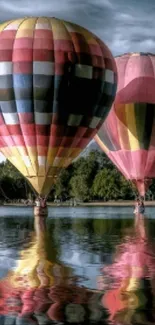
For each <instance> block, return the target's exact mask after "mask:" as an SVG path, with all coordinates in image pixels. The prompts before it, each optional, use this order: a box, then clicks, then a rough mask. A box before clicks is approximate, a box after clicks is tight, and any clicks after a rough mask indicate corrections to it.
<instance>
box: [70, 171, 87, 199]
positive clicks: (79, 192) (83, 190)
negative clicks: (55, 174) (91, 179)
mask: <svg viewBox="0 0 155 325" xmlns="http://www.w3.org/2000/svg"><path fill="white" fill-rule="evenodd" d="M70 185H71V191H70V194H71V196H72V197H75V198H76V199H78V200H81V201H88V200H90V189H89V186H88V179H87V175H83V174H81V175H75V176H73V177H72V178H71V181H70Z"/></svg>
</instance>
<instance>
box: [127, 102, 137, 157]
mask: <svg viewBox="0 0 155 325" xmlns="http://www.w3.org/2000/svg"><path fill="white" fill-rule="evenodd" d="M125 115H126V124H127V128H128V136H129V143H130V149H131V151H132V150H133V151H134V150H138V149H139V141H138V139H137V136H138V135H137V127H136V118H135V108H134V104H126V105H125Z"/></svg>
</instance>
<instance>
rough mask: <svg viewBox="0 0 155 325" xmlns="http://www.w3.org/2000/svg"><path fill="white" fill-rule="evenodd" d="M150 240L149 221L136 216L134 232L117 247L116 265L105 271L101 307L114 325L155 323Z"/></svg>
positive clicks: (154, 273)
mask: <svg viewBox="0 0 155 325" xmlns="http://www.w3.org/2000/svg"><path fill="white" fill-rule="evenodd" d="M151 239H152V238H151V237H150V234H149V227H148V219H147V218H146V217H144V216H143V215H137V216H136V217H135V222H134V228H133V229H132V228H131V229H128V234H126V235H125V237H124V238H123V242H122V243H121V244H120V245H118V246H117V249H116V253H115V256H114V261H113V263H112V264H111V265H109V266H107V267H104V268H103V272H104V276H103V278H102V281H101V283H100V287H101V286H102V285H103V287H104V290H105V294H104V296H103V298H102V304H103V306H104V307H106V308H107V309H108V311H109V313H110V316H109V321H110V322H112V323H113V324H118V323H119V324H124V325H125V324H154V322H155V313H154V306H155V305H154V303H155V301H154V294H155V245H154V244H153V242H152V240H151ZM106 278H107V279H108V283H109V287H108V288H107V286H106V281H105V279H106ZM106 289H107V290H106Z"/></svg>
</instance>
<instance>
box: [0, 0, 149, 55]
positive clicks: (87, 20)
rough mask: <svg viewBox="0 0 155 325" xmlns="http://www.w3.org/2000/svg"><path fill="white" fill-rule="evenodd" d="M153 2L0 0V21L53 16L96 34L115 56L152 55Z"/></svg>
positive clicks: (137, 0)
mask: <svg viewBox="0 0 155 325" xmlns="http://www.w3.org/2000/svg"><path fill="white" fill-rule="evenodd" d="M154 9H155V3H154V0H150V1H149V2H148V1H147V2H146V1H145V0H141V1H139V0H130V1H129V2H127V1H126V0H96V1H94V0H78V1H77V0H60V1H58V0H44V1H42V0H33V1H32V0H26V1H25V0H8V1H6V0H1V1H0V21H4V20H9V19H12V18H17V17H22V16H33V15H35V16H37V15H38V16H41V15H43V16H55V17H58V18H62V19H65V20H70V21H73V22H75V23H77V24H80V25H82V26H84V27H86V28H88V29H89V30H91V31H93V32H94V33H95V34H97V35H98V36H99V37H100V38H101V39H103V41H105V43H106V44H107V45H108V46H109V47H110V49H111V51H112V53H113V54H114V55H117V54H121V53H124V52H128V51H132V52H133V51H144V52H145V51H146V52H147V51H149V52H151V51H152V52H155V34H154V30H155V19H154Z"/></svg>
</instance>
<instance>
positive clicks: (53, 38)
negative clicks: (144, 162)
mask: <svg viewBox="0 0 155 325" xmlns="http://www.w3.org/2000/svg"><path fill="white" fill-rule="evenodd" d="M115 92H116V66H115V61H114V59H113V56H112V55H111V53H110V51H109V49H108V48H107V47H106V45H105V44H104V43H103V42H102V41H101V40H100V39H98V38H97V37H96V36H95V35H93V34H92V33H90V32H89V31H87V30H86V29H84V28H82V27H80V26H77V25H75V24H72V23H69V22H66V21H61V20H59V19H56V18H41V17H40V18H24V19H17V20H13V21H9V22H5V23H4V24H2V25H0V150H1V152H2V153H3V154H4V156H5V157H6V158H7V159H8V160H10V162H11V163H12V164H13V165H14V166H15V167H16V168H17V169H18V170H19V171H20V172H21V173H22V174H23V175H24V176H25V177H26V178H27V179H28V180H29V182H30V183H31V184H32V186H33V188H34V189H35V190H36V192H37V193H39V194H41V195H43V196H44V195H47V194H48V193H49V191H50V189H51V186H52V184H53V182H54V179H55V177H56V176H57V175H58V173H59V172H60V170H61V169H62V168H64V167H67V166H68V165H69V164H70V163H71V161H72V160H73V159H74V158H76V157H77V156H78V155H79V154H80V152H81V151H82V150H83V149H84V148H85V147H86V145H87V144H88V143H89V142H90V140H91V139H92V138H93V137H94V135H95V134H96V132H97V131H98V129H99V128H100V126H101V125H102V123H103V121H104V119H105V117H106V116H107V114H108V113H109V110H110V107H111V105H112V102H113V100H114V97H115Z"/></svg>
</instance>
